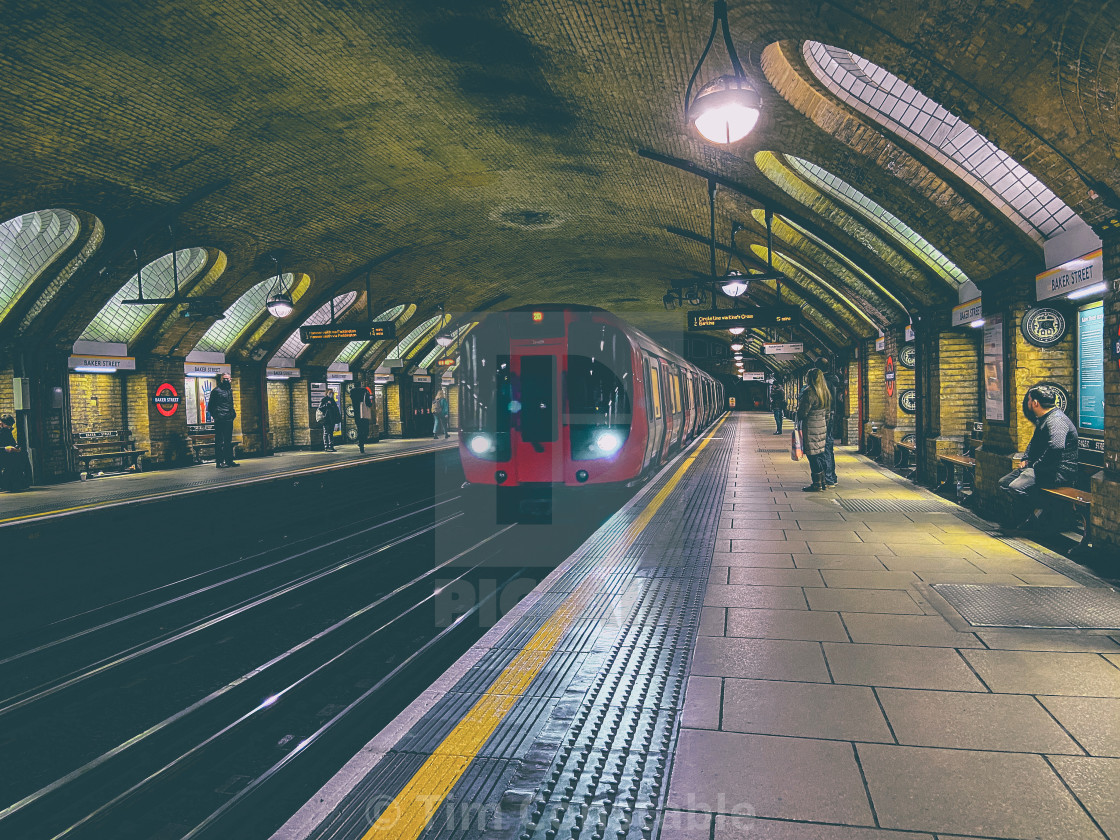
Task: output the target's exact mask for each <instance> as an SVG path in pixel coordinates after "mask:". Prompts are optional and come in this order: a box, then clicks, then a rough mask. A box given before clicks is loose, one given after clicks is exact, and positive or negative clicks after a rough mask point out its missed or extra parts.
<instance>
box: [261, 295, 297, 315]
mask: <svg viewBox="0 0 1120 840" xmlns="http://www.w3.org/2000/svg"><path fill="white" fill-rule="evenodd" d="M264 305H265V307H266V308H267V309H268V314H269V315H271V316H273V317H274V318H287V317H288V316H289V315H291V314H292V309H293V308H294V307H293V305H292V296H291V295H289V294H288V293H287V292H273V293H272V294H271V295H269V296H268V300H267V301H265V304H264Z"/></svg>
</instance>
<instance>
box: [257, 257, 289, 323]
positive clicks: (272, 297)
mask: <svg viewBox="0 0 1120 840" xmlns="http://www.w3.org/2000/svg"><path fill="white" fill-rule="evenodd" d="M272 262H273V263H275V264H276V285H274V286H273V287H272V288H271V289H270V290H269V292H268V299H267V300H266V301H265V302H264V305H265V308H266V309H267V310H268V314H269V315H271V316H272V317H273V318H287V317H288V316H289V315H291V314H292V310H293V309H295V305H294V304H293V303H292V296H291V294H290V293H289V292H288V290H287V289H286V288H284V273H283V272H282V271H281V270H280V261H279V259H277V258H276V257H275V256H273V257H272Z"/></svg>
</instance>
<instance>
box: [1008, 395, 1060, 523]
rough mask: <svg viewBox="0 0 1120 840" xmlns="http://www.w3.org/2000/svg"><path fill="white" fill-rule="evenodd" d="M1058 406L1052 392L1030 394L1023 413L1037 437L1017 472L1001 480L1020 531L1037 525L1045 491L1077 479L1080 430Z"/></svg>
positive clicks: (1031, 443)
mask: <svg viewBox="0 0 1120 840" xmlns="http://www.w3.org/2000/svg"><path fill="white" fill-rule="evenodd" d="M1055 402H1056V400H1055V396H1054V392H1053V391H1051V390H1050V389H1049V388H1039V387H1035V388H1031V389H1030V390H1029V391H1027V398H1026V402H1025V403H1024V411H1025V413H1026V414H1027V416H1028V418H1030V419H1031V420H1032V422H1033V423H1034V424H1035V430H1034V434H1033V435H1032V436H1031V442H1030V443H1029V444H1028V445H1027V451H1026V453H1025V456H1024V458H1023V460H1022V461H1020V462H1019V467H1018V469H1015V470H1012V471H1011V472H1009V473H1008V474H1007V475H1005V476H1004V477H1003V478H1001V479H1000V480H999V487H1000V489H1001V490H1003V491H1004V492H1005V493H1009V494H1010V495H1011V517H1012V522H1016V523H1020V524H1019V525H1018V529H1029V528H1032V527H1033V526H1035V525H1036V524H1037V519H1036V508H1038V507H1039V504H1038V503H1039V501H1040V500H1041V498H1042V490H1043V489H1045V488H1047V487H1068V486H1070V485H1072V484H1073V483H1074V481H1075V480H1076V479H1077V427H1076V426H1074V425H1073V422H1072V421H1071V420H1070V419H1069V418H1068V417H1066V415H1065V414H1064V413H1062V410H1061V409H1060V408H1057V407H1055V405H1054V403H1055Z"/></svg>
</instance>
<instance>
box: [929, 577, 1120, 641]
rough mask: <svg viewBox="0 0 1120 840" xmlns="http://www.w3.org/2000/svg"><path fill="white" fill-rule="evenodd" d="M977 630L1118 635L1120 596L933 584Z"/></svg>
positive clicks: (1049, 588) (1065, 589)
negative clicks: (1031, 629)
mask: <svg viewBox="0 0 1120 840" xmlns="http://www.w3.org/2000/svg"><path fill="white" fill-rule="evenodd" d="M932 588H933V590H934V592H936V593H937V594H938V595H940V596H941V597H943V598H944V599H945V600H946V601H948V602H949V604H950V605H951V606H952V607H953V609H955V610H956V611H957V612H959V613H960V614H961V617H962V618H964V620H965V621H967V622H968V623H969V624H971V625H972V626H974V627H1020V628H1035V629H1040V630H1042V629H1045V630H1120V592H1117V591H1116V590H1114V589H1081V588H1079V587H1068V586H976V585H971V584H960V583H935V584H933V586H932Z"/></svg>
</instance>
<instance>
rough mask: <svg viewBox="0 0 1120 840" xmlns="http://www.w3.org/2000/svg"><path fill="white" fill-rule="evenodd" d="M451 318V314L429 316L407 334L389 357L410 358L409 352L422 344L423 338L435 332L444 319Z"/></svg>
mask: <svg viewBox="0 0 1120 840" xmlns="http://www.w3.org/2000/svg"><path fill="white" fill-rule="evenodd" d="M450 318H451V316H450V315H448V316H442V315H437V316H436V317H434V318H429V319H428V320H427V321H425V322H424V323H423V324H421V325H420V326H418V327H417V328H416V329H414V330H413V331H412V332H410V333H409V334H408V335H406V336H405V337H404V339H403V340H402V341H401V342H400V343H399V344H398V345H397V346H396V347H395V348H394V349H393V352H391V353H390V354H389V357H390V358H392V359H405V358H408V354H409V352H410V351H411V350H413V349H414V348H415V347H416V346H417V345H418V344H420V340H421V339H423V338H424V337H425V336H426V335H428V333H431V332H434V331H435V330H436V329H437V328H438V327H440V326H441V325H442V323H443V322H444V321H446V320H450Z"/></svg>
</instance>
